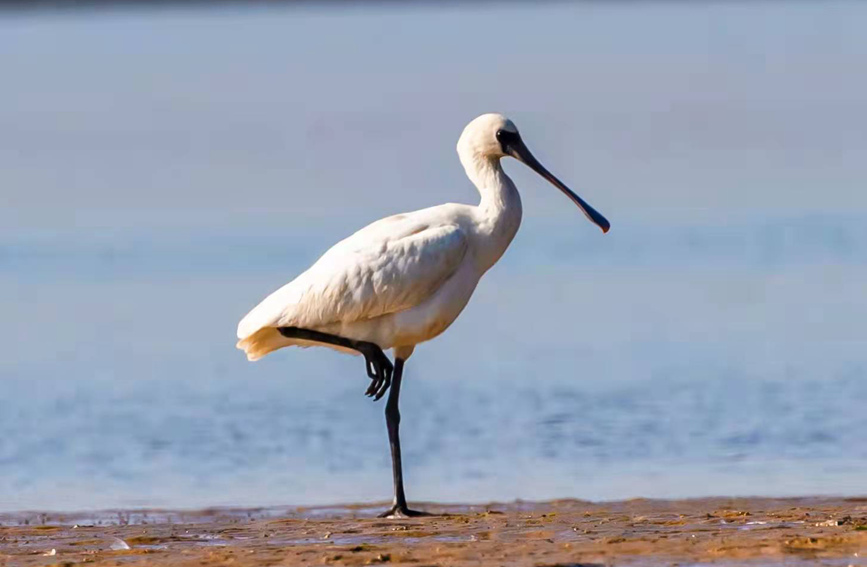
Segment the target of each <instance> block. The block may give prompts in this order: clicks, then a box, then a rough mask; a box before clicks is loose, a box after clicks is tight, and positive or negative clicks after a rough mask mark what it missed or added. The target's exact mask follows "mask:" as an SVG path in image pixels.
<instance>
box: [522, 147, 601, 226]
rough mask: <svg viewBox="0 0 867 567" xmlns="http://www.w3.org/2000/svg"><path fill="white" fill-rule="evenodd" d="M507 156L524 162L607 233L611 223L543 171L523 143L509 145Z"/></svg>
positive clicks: (542, 167)
mask: <svg viewBox="0 0 867 567" xmlns="http://www.w3.org/2000/svg"><path fill="white" fill-rule="evenodd" d="M509 154H511V156H512V157H514V158H515V159H517V160H518V161H521V162H524V164H526V165H527V166H528V167H530V168H532V169H533V170H534V171H535V172H536V173H538V174H539V175H541V176H542V177H544V178H545V179H547V180H548V181H549V182H551V184H552V185H553V186H554V187H556V188H557V189H559V190H560V191H562V192H563V193H565V194H566V196H567V197H569V198H570V199H572V202H573V203H575V204H576V205H578V208H580V209H581V212H583V213H584V215H585V216H586V217H587V218H588V219H590V220H591V221H592V222H593V223H594V224H596V226H598V227H599V228H601V229H602V232H608V229H610V228H611V223H609V222H608V219H606V218H605V217H603V216H602V215H601V214H600V213H599V211H597V210H596V209H594V208H593V207H591V206H590V204H589V203H588V202H587V201H585V200H584V199H582V198H581V197H579V196H578V195H576V194H575V193H573V192H572V190H571V189H569V188H568V187H566V186H565V185H563V182H562V181H560V180H559V179H557V178H556V177H554V175H553V174H552V173H551V172H550V171H548V170H547V169H545V167H544V166H543V165H542V164H541V163H539V160H537V159H536V158H535V157H533V154H531V153H530V150H528V149H527V146H525V145H524V142H522V141H518V142H517V143H515V144H510V146H509Z"/></svg>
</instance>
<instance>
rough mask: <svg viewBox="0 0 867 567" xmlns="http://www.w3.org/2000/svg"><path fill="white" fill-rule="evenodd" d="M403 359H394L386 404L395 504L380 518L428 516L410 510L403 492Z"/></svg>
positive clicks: (386, 422)
mask: <svg viewBox="0 0 867 567" xmlns="http://www.w3.org/2000/svg"><path fill="white" fill-rule="evenodd" d="M403 362H404V361H403V359H402V358H395V359H394V375H393V376H392V378H391V391H390V392H389V393H388V401H387V402H386V403H385V424H386V426H387V427H388V442H389V445H391V468H392V474H393V475H394V504H393V505H392V506H391V508H389V509H388V510H387V511H386V512H383V513H382V514H380V515H379V517H380V518H410V517H414V516H428V515H429V514H426V513H425V512H418V511H416V510H410V509H409V507H408V506H407V505H406V495H405V494H404V492H403V466H402V463H401V458H400V409H399V408H398V400H399V398H400V382H401V378H403Z"/></svg>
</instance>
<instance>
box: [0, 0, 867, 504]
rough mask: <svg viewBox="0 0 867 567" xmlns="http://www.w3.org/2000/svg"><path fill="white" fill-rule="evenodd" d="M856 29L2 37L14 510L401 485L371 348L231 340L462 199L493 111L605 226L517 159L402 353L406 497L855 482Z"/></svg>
mask: <svg viewBox="0 0 867 567" xmlns="http://www.w3.org/2000/svg"><path fill="white" fill-rule="evenodd" d="M865 14H867V11H865V8H863V7H862V6H861V5H859V4H847V3H839V4H827V3H822V5H821V7H815V6H813V5H809V4H801V3H799V4H783V3H756V4H749V5H748V4H744V3H734V4H731V5H728V4H725V3H715V4H712V5H708V6H705V7H704V8H701V9H697V8H694V7H691V6H689V5H688V4H685V3H663V4H652V3H641V4H636V3H619V4H617V5H615V6H614V7H608V6H606V5H603V4H602V3H582V4H581V5H580V6H572V5H561V4H556V3H555V4H551V5H545V7H544V8H538V7H537V8H532V7H527V6H519V5H514V6H511V5H510V6H506V7H497V6H493V5H487V7H481V8H473V9H467V10H461V9H457V8H450V9H448V10H436V9H434V8H430V7H428V8H424V9H412V10H409V9H406V10H404V9H395V8H387V7H380V8H377V9H375V10H364V11H362V10H348V11H347V10H343V11H335V10H333V9H323V10H314V9H309V8H305V9H300V10H291V9H285V10H266V9H262V8H259V9H255V10H250V11H244V10H240V9H238V10H236V9H225V10H190V11H184V10H166V11H158V12H147V11H144V12H130V13H127V12H123V11H119V12H109V13H102V14H100V13H96V12H85V13H82V14H78V15H75V14H69V13H67V14H61V15H58V14H52V13H50V12H36V13H29V14H16V15H14V16H10V17H8V18H5V19H3V20H0V67H2V68H3V69H4V75H5V77H6V79H8V80H6V79H4V88H3V89H0V124H2V125H3V128H0V191H2V197H3V199H4V203H3V206H2V208H0V314H2V317H0V319H2V322H3V325H2V326H0V510H2V511H9V510H22V509H49V510H70V509H96V508H108V507H118V506H119V507H139V506H162V507H170V508H179V507H201V506H213V505H232V506H245V505H305V504H332V503H340V502H357V501H373V500H386V499H388V498H390V491H391V479H390V461H389V456H388V447H387V442H386V435H385V425H384V419H383V416H382V411H383V404H382V402H380V403H373V402H371V401H370V400H368V399H367V398H365V397H364V396H363V395H362V394H363V391H364V389H365V388H366V386H367V378H366V376H365V374H364V370H363V365H362V362H361V361H360V360H359V359H356V358H353V357H348V356H343V355H339V354H336V353H334V352H331V351H324V350H323V351H319V350H315V349H313V350H296V351H281V352H279V353H276V354H274V355H272V356H269V357H268V358H266V359H265V360H263V361H261V362H259V363H256V364H250V363H248V362H246V360H245V359H244V357H243V355H242V354H241V353H240V352H239V351H237V350H235V349H234V342H235V338H234V331H235V326H236V324H237V321H238V319H239V318H240V317H241V316H242V315H243V314H244V313H245V312H246V311H247V310H248V309H249V308H251V307H252V306H253V305H254V304H255V303H256V302H257V301H258V300H259V299H261V298H262V297H263V296H264V295H265V294H267V293H268V292H270V291H272V290H273V289H274V288H276V287H277V286H279V285H281V284H282V283H283V282H285V281H288V280H289V279H290V278H292V277H293V276H294V275H295V274H297V273H298V272H300V271H301V270H303V269H304V268H305V267H306V266H307V265H309V263H310V262H312V261H314V260H315V259H316V257H317V256H318V255H319V254H320V253H321V252H323V251H324V250H325V249H327V247H328V246H329V245H330V244H332V243H333V242H335V241H336V240H338V239H339V238H342V237H343V236H345V235H346V234H348V233H349V232H351V231H352V230H354V229H356V228H358V227H360V226H363V225H364V224H365V223H366V222H369V221H371V220H373V219H376V218H378V217H381V216H383V215H385V214H389V213H394V212H400V211H404V210H412V209H415V208H421V207H423V206H429V205H432V204H436V203H439V202H445V201H463V202H470V201H472V200H473V199H475V198H476V197H475V195H474V192H473V190H472V188H471V187H470V186H469V184H468V183H467V181H466V180H465V179H464V178H463V176H462V172H461V171H460V168H459V165H458V163H457V159H456V156H455V154H454V150H453V147H454V143H455V141H456V139H457V136H458V134H459V132H460V129H461V128H462V126H463V124H464V123H465V122H466V121H467V120H468V119H469V118H471V117H472V116H474V115H476V114H478V113H479V112H482V111H486V110H491V109H500V110H504V111H507V112H509V113H510V114H511V115H512V116H513V117H514V118H515V121H516V123H517V124H518V126H519V128H521V129H522V131H523V132H524V137H525V139H526V140H527V142H528V144H529V145H531V147H532V148H533V150H534V152H535V153H536V154H537V155H538V156H539V157H540V159H543V160H544V161H545V163H546V164H547V165H548V166H549V167H550V168H551V169H552V170H553V171H555V172H556V173H557V174H558V175H559V176H560V177H562V178H563V179H564V180H566V181H567V182H568V183H570V184H572V185H573V186H574V188H575V189H576V190H577V191H578V192H579V193H581V194H582V195H583V196H584V197H586V198H587V199H588V200H589V201H590V202H591V203H593V205H594V206H596V207H597V208H598V209H599V210H600V211H601V212H603V213H604V214H605V215H606V216H607V217H608V218H609V219H610V220H611V221H612V225H613V228H612V231H611V233H610V234H608V235H605V236H603V235H601V234H600V233H599V231H598V230H596V229H594V228H593V227H592V226H591V225H590V224H589V223H587V222H586V220H585V219H584V218H583V217H582V216H581V215H580V214H579V213H578V211H576V210H574V207H572V206H571V204H570V203H568V201H566V200H565V199H563V198H562V195H559V194H558V193H557V192H556V191H554V190H553V189H552V188H550V187H548V186H546V185H545V183H544V182H543V181H541V180H539V179H538V178H536V177H535V176H533V175H532V174H531V173H530V172H528V171H525V170H522V169H520V166H519V165H517V164H514V163H509V164H507V165H506V167H507V169H508V171H509V172H510V174H512V175H513V176H514V178H515V180H516V182H517V183H518V185H519V187H521V189H522V194H523V196H524V209H525V219H524V224H523V226H522V229H521V231H520V232H519V234H518V237H517V239H516V240H515V242H514V244H513V246H512V247H511V249H510V250H509V251H508V253H507V254H506V255H505V257H504V258H503V260H502V261H501V263H500V264H498V265H497V266H496V267H495V268H494V269H493V270H492V271H491V272H490V273H489V274H488V275H487V276H486V277H485V279H484V280H483V281H482V283H481V285H480V286H479V288H478V289H477V291H476V294H475V296H474V298H473V300H472V301H471V303H470V305H469V307H468V308H467V309H466V311H465V312H464V313H463V314H462V315H461V318H460V319H459V320H458V321H457V322H456V323H455V324H454V325H453V327H452V328H450V329H449V331H448V332H447V333H446V334H444V335H443V336H442V337H440V338H438V339H437V340H436V341H434V342H432V343H429V344H426V345H423V346H421V347H419V349H417V351H416V354H414V355H413V357H412V359H411V360H410V361H409V364H408V367H407V378H406V382H405V387H404V389H403V391H402V399H401V402H402V410H403V416H404V419H403V422H402V436H403V442H404V458H405V470H406V481H407V486H408V491H409V495H410V498H411V499H417V500H436V501H443V502H449V501H451V502H479V501H487V500H513V499H515V498H524V499H543V498H545V499H547V498H559V497H577V498H586V499H594V500H598V499H621V498H629V497H633V496H646V497H686V496H703V495H749V494H761V495H799V494H846V495H855V494H865V493H867V480H865V479H867V474H865V473H867V411H865V409H864V407H865V400H867V325H865V321H867V295H865V286H864V282H865V281H867V228H865V227H867V198H865V193H864V191H863V180H864V179H867V162H865V160H864V159H863V156H864V155H865V151H867V102H865V101H867V81H865V80H864V79H863V74H859V73H852V72H850V70H851V69H855V68H860V67H859V65H862V63H863V57H864V56H865V54H867V42H865V41H864V36H863V33H862V30H861V27H860V26H859V25H857V22H860V21H863V16H864V15H865ZM493 16H496V18H497V21H498V24H497V26H489V25H485V22H489V21H490V18H491V17H493ZM780 21H786V22H787V25H786V26H779V25H777V23H778V22H780ZM542 24H544V25H542ZM651 24H652V25H651ZM723 24H724V25H723ZM443 29H449V30H451V33H452V35H451V36H450V37H451V38H452V41H450V42H443V41H442V37H443V35H442V34H443ZM470 32H472V33H470ZM371 34H373V35H374V36H376V37H378V38H379V39H378V40H377V41H369V39H370V37H371ZM503 34H505V35H506V36H509V37H514V38H516V39H515V40H514V41H510V42H503V41H502V37H503ZM227 37H233V38H234V40H233V41H228V40H227ZM491 46H495V48H496V49H495V51H496V53H497V57H495V58H492V57H487V56H484V57H478V58H476V57H466V56H464V54H465V53H466V52H473V53H481V54H485V53H488V52H487V51H486V50H488V49H490V48H491ZM757 54H758V55H760V56H758V55H757ZM70 61H72V63H70ZM554 77H556V78H557V80H556V81H555V80H553V78H554ZM805 77H806V78H811V79H812V80H806V79H805ZM10 85H11V86H10ZM349 86H351V88H349ZM335 156H339V158H340V159H339V160H335Z"/></svg>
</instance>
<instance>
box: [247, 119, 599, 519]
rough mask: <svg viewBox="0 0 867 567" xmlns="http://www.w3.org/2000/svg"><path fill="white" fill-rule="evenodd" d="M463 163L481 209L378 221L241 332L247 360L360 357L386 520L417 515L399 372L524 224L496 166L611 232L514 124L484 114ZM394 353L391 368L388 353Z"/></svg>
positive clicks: (256, 312) (464, 147) (462, 149)
mask: <svg viewBox="0 0 867 567" xmlns="http://www.w3.org/2000/svg"><path fill="white" fill-rule="evenodd" d="M457 150H458V156H459V157H460V160H461V164H463V166H464V169H465V171H466V173H467V176H468V177H469V178H470V181H472V182H473V184H474V185H475V186H476V187H477V188H478V190H479V193H480V194H481V202H480V203H479V205H478V206H475V207H474V206H470V205H461V204H454V203H449V204H445V205H440V206H437V207H431V208H428V209H422V210H419V211H415V212H412V213H406V214H399V215H394V216H391V217H387V218H384V219H382V220H379V221H376V222H374V223H373V224H371V225H368V226H367V227H365V228H363V229H361V230H359V231H358V232H356V233H355V234H353V235H352V236H350V237H349V238H346V239H345V240H342V241H340V242H338V243H337V244H335V245H334V246H333V247H332V248H331V249H330V250H328V251H327V252H326V253H325V254H324V255H323V256H322V257H321V258H320V259H319V260H318V261H317V262H316V263H315V264H313V266H311V267H310V268H309V269H308V270H307V271H305V272H304V273H302V274H301V275H299V276H298V277H297V278H295V279H294V280H292V281H291V282H289V283H288V284H286V285H285V286H283V287H281V288H280V289H278V290H277V291H275V292H274V293H272V294H271V295H269V296H268V297H266V298H265V299H264V300H263V301H262V302H261V303H260V304H259V305H257V306H256V307H255V308H254V309H253V310H252V311H250V313H248V314H247V315H246V316H245V317H244V318H243V319H242V320H241V322H240V323H239V325H238V338H239V339H240V340H239V341H238V345H237V346H238V348H239V349H242V350H244V351H245V352H246V354H247V358H248V359H249V360H258V359H259V358H262V357H263V356H265V355H266V354H268V353H270V352H272V351H274V350H277V349H279V348H283V347H287V346H301V347H308V346H326V347H331V348H334V349H337V350H340V351H343V352H349V353H353V354H361V355H363V356H364V358H365V363H366V366H367V374H368V376H369V377H370V378H371V384H370V387H369V388H368V389H367V392H366V393H367V395H368V396H372V397H374V399H376V400H378V399H380V398H381V397H382V396H383V395H384V394H385V392H386V390H388V389H389V387H391V392H390V393H389V396H388V401H387V402H386V407H385V417H386V424H387V426H388V436H389V442H390V445H391V456H392V466H393V476H394V503H393V506H392V507H391V509H390V510H388V511H387V512H385V513H384V514H383V516H384V517H407V516H415V515H420V514H421V512H416V511H414V510H411V509H409V508H408V507H407V503H406V496H405V495H404V489H403V474H402V472H401V471H402V468H401V457H400V439H399V434H398V424H399V423H400V413H399V411H398V397H399V396H400V383H401V377H402V374H403V365H404V362H405V361H406V360H407V359H408V358H409V357H410V355H411V354H412V352H413V350H414V349H415V346H416V345H417V344H419V343H422V342H425V341H428V340H430V339H432V338H434V337H436V336H437V335H439V334H440V333H442V332H443V331H445V330H446V329H447V328H448V327H449V325H451V324H452V323H453V322H454V320H455V319H456V318H457V317H458V315H459V314H460V313H461V311H462V310H463V308H464V307H465V306H466V305H467V302H468V301H469V299H470V296H471V295H472V294H473V290H475V288H476V285H477V284H478V282H479V279H480V278H481V277H482V275H484V273H485V272H486V271H488V269H489V268H490V267H491V266H493V265H494V264H495V263H496V262H497V260H499V259H500V257H501V256H502V255H503V253H504V252H505V251H506V248H507V247H508V246H509V244H510V243H511V241H512V238H514V236H515V233H516V232H517V231H518V227H519V226H520V224H521V214H522V209H521V197H520V195H519V194H518V190H517V188H516V187H515V184H514V183H513V182H512V180H511V179H510V178H509V177H508V176H507V175H506V173H505V172H504V171H503V168H502V166H501V165H500V159H501V158H503V157H506V156H511V157H514V158H516V159H517V160H519V161H521V162H523V163H524V164H526V165H527V166H529V167H531V168H532V169H534V170H535V171H536V172H537V173H539V174H540V175H541V176H542V177H544V178H545V179H547V180H548V181H550V182H551V183H552V184H553V185H554V186H556V187H557V188H558V189H560V190H561V191H562V192H563V193H565V194H566V196H568V197H569V198H570V199H571V200H572V201H573V202H574V203H575V204H576V205H578V207H579V208H580V209H581V210H582V211H583V213H584V214H585V215H586V216H587V218H588V219H590V220H591V221H592V222H594V223H595V224H596V225H598V226H599V227H600V228H601V229H602V231H603V232H608V229H609V226H610V225H609V223H608V221H607V220H606V219H605V217H603V216H602V215H601V214H599V213H598V212H596V210H595V209H593V208H592V207H591V206H590V205H588V204H587V203H586V202H585V201H583V200H582V199H581V198H580V197H579V196H578V195H576V194H575V193H573V192H572V191H571V190H569V188H567V187H566V186H565V185H563V183H561V182H560V181H559V180H558V179H557V178H556V177H554V176H553V175H552V174H551V173H549V172H548V170H546V169H545V168H544V167H543V166H542V165H541V164H540V163H539V162H538V161H537V160H536V158H534V157H533V155H532V154H531V153H530V151H529V150H528V149H527V147H526V146H525V145H524V143H523V141H522V140H521V136H520V134H518V129H517V128H515V125H514V124H513V123H512V121H511V120H509V119H507V118H506V117H504V116H502V115H500V114H483V115H482V116H479V117H478V118H476V119H474V120H473V121H472V122H470V123H469V124H468V125H467V127H466V128H464V131H463V133H462V134H461V137H460V139H459V140H458V145H457ZM388 349H392V350H393V354H394V359H395V361H394V364H393V365H392V363H391V362H390V361H389V359H388V357H387V356H386V355H385V354H384V353H383V351H384V350H388Z"/></svg>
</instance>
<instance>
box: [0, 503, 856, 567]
mask: <svg viewBox="0 0 867 567" xmlns="http://www.w3.org/2000/svg"><path fill="white" fill-rule="evenodd" d="M416 506H417V507H419V508H421V509H423V510H425V511H428V512H432V513H434V514H437V515H434V516H431V517H425V518H412V519H379V518H376V514H377V513H378V512H380V511H382V510H384V509H385V508H386V507H387V505H386V503H379V504H369V503H364V504H348V505H340V506H316V507H273V508H209V509H203V510H180V511H178V510H157V509H148V510H145V509H140V510H105V511H100V512H82V513H51V512H16V513H2V514H0V564H9V565H22V566H30V565H51V564H63V565H70V564H77V563H84V562H87V563H89V564H95V565H116V564H118V563H119V562H121V563H123V564H131V563H132V564H140V565H145V564H146V565H179V566H186V565H225V564H227V563H232V564H233V565H238V566H243V567H246V566H248V565H249V566H253V565H266V564H278V563H279V564H281V565H295V564H298V565H309V564H318V565H370V564H376V563H391V564H408V565H469V564H472V565H502V564H506V563H508V564H509V565H528V566H529V565H532V566H534V567H536V566H539V565H550V566H554V565H576V564H596V565H610V564H613V563H614V562H616V563H627V564H629V563H640V564H642V565H646V564H666V565H668V564H671V563H678V564H680V565H685V564H698V563H701V564H705V563H709V562H722V563H732V562H743V561H747V562H750V563H751V564H752V563H755V564H761V565H782V564H785V565H790V564H792V563H795V564H799V563H800V562H804V564H805V565H806V564H811V565H815V564H828V565H843V566H844V567H845V566H848V565H867V496H865V497H831V498H829V497H799V498H763V497H752V498H741V497H733V498H726V497H716V498H695V499H686V500H649V499H632V500H625V501H614V502H586V501H581V500H554V501H548V502H523V501H517V502H511V503H491V504H484V505H460V504H449V505H440V504H424V503H417V504H416ZM738 564H741V563H738Z"/></svg>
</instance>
